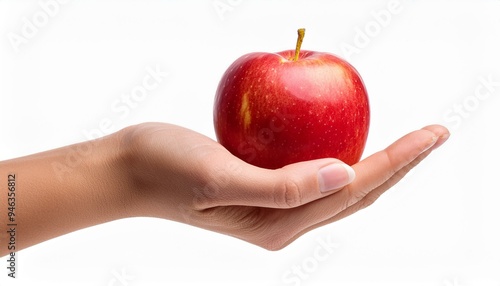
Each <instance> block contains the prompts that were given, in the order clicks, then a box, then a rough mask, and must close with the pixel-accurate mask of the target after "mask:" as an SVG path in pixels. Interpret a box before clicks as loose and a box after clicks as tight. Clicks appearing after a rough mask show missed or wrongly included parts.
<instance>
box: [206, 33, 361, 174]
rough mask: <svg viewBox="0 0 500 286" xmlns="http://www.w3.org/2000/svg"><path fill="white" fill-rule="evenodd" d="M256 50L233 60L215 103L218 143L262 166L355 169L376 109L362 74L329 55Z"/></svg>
mask: <svg viewBox="0 0 500 286" xmlns="http://www.w3.org/2000/svg"><path fill="white" fill-rule="evenodd" d="M304 32H305V30H304V29H299V31H298V34H299V36H298V40H297V45H296V49H295V50H287V51H282V52H278V53H264V52H254V53H249V54H246V55H244V56H242V57H240V58H238V59H237V60H236V61H234V62H233V63H232V64H231V65H230V66H229V68H228V69H227V70H226V72H225V73H224V75H223V76H222V78H221V80H220V82H219V85H218V88H217V91H216V94H215V100H214V114H213V116H214V128H215V134H216V137H217V140H218V142H219V143H220V144H222V145H223V146H224V147H225V148H226V149H227V150H229V151H230V152H231V153H232V154H233V155H235V156H237V157H239V158H241V159H242V160H244V161H246V162H248V163H250V164H252V165H255V166H259V167H262V168H269V169H276V168H280V167H283V166H285V165H288V164H291V163H295V162H299V161H306V160H312V159H319V158H327V157H330V158H337V159H340V160H342V161H343V162H345V163H346V164H349V165H352V164H355V163H356V162H358V161H359V160H360V159H361V156H362V154H363V150H364V148H365V144H366V140H367V137H368V128H369V123H370V108H369V103H368V95H367V92H366V88H365V85H364V83H363V80H362V79H361V76H360V75H359V73H358V72H357V71H356V69H355V68H354V67H353V66H352V65H351V64H349V63H348V62H347V61H345V60H343V59H341V58H339V57H337V56H335V55H333V54H331V53H326V52H316V51H306V50H302V51H301V50H300V48H301V44H302V40H303V38H304Z"/></svg>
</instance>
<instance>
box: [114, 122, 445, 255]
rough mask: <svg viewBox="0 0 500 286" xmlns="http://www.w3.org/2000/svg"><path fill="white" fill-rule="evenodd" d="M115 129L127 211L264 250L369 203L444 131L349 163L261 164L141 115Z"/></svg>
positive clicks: (419, 134) (423, 133) (426, 131)
mask: <svg viewBox="0 0 500 286" xmlns="http://www.w3.org/2000/svg"><path fill="white" fill-rule="evenodd" d="M118 134H119V136H121V138H120V142H121V145H122V147H123V148H124V150H127V151H126V152H125V153H126V155H125V156H124V157H123V160H122V162H123V167H122V168H121V169H122V170H123V172H124V175H123V176H124V178H127V179H124V180H127V184H126V185H127V186H129V187H128V192H129V196H130V197H134V200H133V201H134V203H133V207H132V208H133V209H132V210H131V214H134V215H139V216H153V217H160V218H165V219H170V220H175V221H179V222H183V223H187V224H190V225H194V226H197V227H201V228H204V229H208V230H212V231H216V232H219V233H223V234H227V235H230V236H233V237H237V238H239V239H242V240H245V241H247V242H250V243H253V244H256V245H258V246H261V247H263V248H265V249H269V250H278V249H281V248H283V247H285V246H286V245H288V244H290V243H291V242H292V241H294V240H295V239H297V238H298V237H299V236H301V235H302V234H304V233H306V232H307V231H310V230H312V229H314V228H317V227H320V226H322V225H325V224H328V223H331V222H334V221H337V220H339V219H342V218H344V217H346V216H349V215H351V214H353V213H355V212H357V211H358V210H361V209H363V208H365V207H367V206H369V205H371V204H372V203H373V202H374V201H375V200H376V199H377V198H378V197H379V196H380V195H382V194H383V193H384V192H385V191H386V190H388V189H389V188H391V187H392V186H393V185H394V184H396V183H397V182H398V181H399V180H400V179H401V178H403V176H404V175H405V174H406V173H408V172H409V171H410V170H411V169H412V168H413V167H415V166H416V165H417V164H418V163H420V161H422V160H423V159H424V158H425V157H427V156H428V155H429V154H430V152H431V151H432V150H434V149H436V148H437V147H439V146H440V145H441V144H442V143H444V141H446V139H447V138H448V136H449V133H448V130H447V129H446V128H444V127H442V126H439V125H432V126H427V127H425V128H423V129H421V130H417V131H414V132H411V133H409V134H407V135H406V136H404V137H402V138H401V139H399V140H397V141H396V142H394V143H393V144H392V145H390V146H389V147H387V148H386V149H385V150H382V151H380V152H377V153H375V154H373V155H371V156H369V157H367V158H366V159H364V160H362V161H360V162H359V163H357V164H355V165H354V166H352V169H351V168H350V167H348V166H347V167H346V165H344V164H343V163H342V162H340V161H339V160H337V159H333V158H326V159H318V160H312V161H307V162H300V163H296V164H291V165H288V166H285V167H283V168H281V169H277V170H268V169H262V168H258V167H255V166H252V165H250V164H247V163H245V162H243V161H242V160H240V159H238V158H237V157H235V156H233V155H232V154H231V153H229V152H228V151H227V150H226V149H225V148H224V147H223V146H221V145H220V144H218V143H217V142H215V141H213V140H212V139H210V138H207V137H205V136H203V135H201V134H198V133H196V132H193V131H191V130H188V129H185V128H182V127H178V126H174V125H169V124H162V123H145V124H140V125H137V126H132V127H129V128H126V129H124V130H122V131H121V132H119V133H118ZM353 171H354V172H353ZM354 173H355V174H356V176H355V178H354Z"/></svg>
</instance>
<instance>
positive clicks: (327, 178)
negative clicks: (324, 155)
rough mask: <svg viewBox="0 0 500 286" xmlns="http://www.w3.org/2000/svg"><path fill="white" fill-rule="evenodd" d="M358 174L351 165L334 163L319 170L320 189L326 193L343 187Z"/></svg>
mask: <svg viewBox="0 0 500 286" xmlns="http://www.w3.org/2000/svg"><path fill="white" fill-rule="evenodd" d="M354 177H356V174H355V173H354V170H353V169H352V168H351V166H349V165H346V164H344V163H334V164H331V165H327V166H325V167H323V168H321V169H320V170H319V171H318V182H319V190H320V191H321V192H322V193H324V192H328V191H331V190H334V189H338V188H340V187H343V186H345V185H347V184H349V183H350V182H352V181H353V180H354Z"/></svg>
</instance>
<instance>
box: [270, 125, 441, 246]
mask: <svg viewBox="0 0 500 286" xmlns="http://www.w3.org/2000/svg"><path fill="white" fill-rule="evenodd" d="M431 130H432V131H431ZM434 132H436V133H437V134H435V133H434ZM447 137H448V133H447V130H446V129H444V128H441V127H439V126H430V127H426V128H424V129H422V130H418V131H414V132H412V133H409V134H407V135H405V136H404V137H402V138H401V139H399V140H397V141H396V142H394V143H393V144H392V145H390V146H389V147H387V148H386V149H385V150H383V151H380V152H377V153H375V154H373V155H371V156H370V157H368V158H366V159H365V160H363V161H361V162H359V163H358V164H356V165H354V166H353V167H354V169H355V171H356V174H357V177H356V179H355V180H354V181H353V182H352V183H351V184H349V185H348V186H346V187H344V188H343V189H341V190H339V191H338V192H336V193H334V194H332V195H330V196H327V197H324V198H322V199H320V200H316V201H314V202H311V203H309V204H306V205H303V206H301V207H298V208H295V209H291V210H277V212H280V214H281V215H280V219H279V224H280V225H293V226H294V227H293V229H292V228H287V229H285V230H282V231H283V234H282V235H287V234H288V235H289V240H288V241H290V242H291V241H293V240H294V239H295V238H297V237H298V236H300V235H302V234H303V233H305V232H307V231H309V230H311V229H314V228H316V227H319V226H321V225H324V224H327V223H330V222H333V221H336V220H339V219H341V218H343V217H346V216H348V215H350V214H352V213H354V212H356V211H358V210H359V209H362V208H364V207H366V206H368V205H370V204H371V203H372V202H373V201H375V200H376V199H377V198H378V197H379V196H380V195H381V194H382V193H383V192H385V191H386V190H387V189H389V188H390V187H391V186H393V185H394V184H395V183H396V182H397V181H399V180H400V179H401V178H402V177H403V176H404V175H405V174H406V173H408V172H409V171H410V170H411V168H413V167H414V166H416V165H417V164H418V163H419V162H420V161H422V160H423V159H424V158H425V157H426V156H428V155H429V153H430V152H431V151H432V150H433V149H432V147H433V146H435V145H436V144H442V143H443V142H444V141H445V140H446V138H447ZM277 227H278V226H277Z"/></svg>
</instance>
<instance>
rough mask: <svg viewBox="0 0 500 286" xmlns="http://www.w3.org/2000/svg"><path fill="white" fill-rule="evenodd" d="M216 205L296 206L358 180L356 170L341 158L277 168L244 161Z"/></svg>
mask: <svg viewBox="0 0 500 286" xmlns="http://www.w3.org/2000/svg"><path fill="white" fill-rule="evenodd" d="M235 170H238V174H233V175H232V176H231V179H230V180H228V181H227V184H225V186H224V188H220V189H219V191H218V194H217V196H211V197H212V198H214V199H215V201H214V200H213V199H212V200H211V204H210V205H212V206H215V205H217V206H224V205H226V206H227V205H245V206H257V207H270V208H293V207H296V206H300V205H303V204H306V203H308V202H311V201H314V200H317V199H319V198H322V197H325V196H328V195H331V194H333V193H335V192H336V191H338V190H340V189H341V188H342V187H344V186H345V185H347V184H349V183H351V182H352V181H353V180H354V177H355V173H354V170H353V169H352V168H351V167H350V166H349V165H347V164H345V163H343V162H342V161H340V160H337V159H332V158H327V159H318V160H311V161H304V162H299V163H294V164H290V165H287V166H285V167H283V168H280V169H276V170H269V169H264V168H259V167H255V166H253V165H250V164H247V163H244V162H241V165H240V167H239V168H235Z"/></svg>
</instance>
